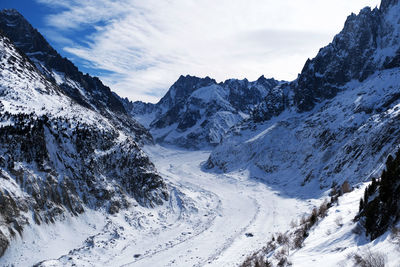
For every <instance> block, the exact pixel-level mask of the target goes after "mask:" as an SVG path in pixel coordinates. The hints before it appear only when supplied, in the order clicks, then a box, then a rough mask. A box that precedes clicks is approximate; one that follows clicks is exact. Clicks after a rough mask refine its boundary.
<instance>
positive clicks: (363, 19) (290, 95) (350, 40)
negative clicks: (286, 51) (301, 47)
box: [254, 1, 400, 121]
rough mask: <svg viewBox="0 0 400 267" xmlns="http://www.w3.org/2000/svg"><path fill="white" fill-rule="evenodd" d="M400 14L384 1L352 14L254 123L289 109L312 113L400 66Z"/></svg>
mask: <svg viewBox="0 0 400 267" xmlns="http://www.w3.org/2000/svg"><path fill="white" fill-rule="evenodd" d="M399 12H400V10H399V5H398V1H382V4H381V7H380V9H377V8H375V9H373V10H371V9H370V8H368V7H366V8H364V9H362V10H361V11H360V13H359V14H358V15H355V14H351V15H350V16H349V17H348V18H347V20H346V23H345V25H344V28H343V30H342V31H341V32H340V33H339V34H338V35H336V36H335V38H334V39H333V41H332V43H330V44H329V45H328V46H326V47H324V48H321V49H320V51H319V53H318V54H317V56H316V57H315V58H313V59H311V60H310V59H309V60H307V62H306V63H305V65H304V68H303V70H302V71H301V73H300V74H299V76H298V78H297V79H296V80H295V81H293V82H290V83H289V84H286V85H282V86H281V87H280V88H277V89H276V90H275V91H274V93H273V94H272V95H269V96H267V98H266V99H265V101H264V103H262V104H261V105H260V107H259V108H258V109H257V110H256V112H255V116H254V120H255V121H264V120H269V119H270V118H271V117H273V116H276V115H277V114H279V113H280V112H282V111H283V110H285V109H287V108H290V107H294V108H295V109H296V110H297V111H300V112H304V111H309V110H312V109H313V108H314V107H315V105H316V104H317V103H320V102H321V101H324V100H326V99H331V98H333V97H334V96H336V94H337V93H338V92H340V91H341V90H343V86H344V85H345V84H346V83H348V82H350V81H351V80H357V81H360V82H362V81H364V80H365V79H366V78H367V77H369V76H371V75H372V74H373V73H374V72H376V71H379V70H383V69H389V68H395V67H399V66H400V64H399V63H400V44H399V40H400V30H399V16H398V14H399Z"/></svg>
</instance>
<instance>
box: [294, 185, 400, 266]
mask: <svg viewBox="0 0 400 267" xmlns="http://www.w3.org/2000/svg"><path fill="white" fill-rule="evenodd" d="M366 185H367V183H365V184H361V185H360V186H359V187H358V188H356V189H355V190H354V191H353V192H351V193H348V194H345V195H344V196H343V197H341V198H340V199H339V205H338V206H334V207H332V208H331V209H329V212H328V216H327V217H326V218H325V219H323V220H322V221H321V222H320V223H319V224H318V225H317V226H316V227H315V228H313V229H312V231H311V232H310V235H309V237H307V239H306V240H305V243H304V247H303V248H302V249H300V250H298V251H296V252H294V253H293V254H292V255H291V257H290V261H291V262H292V263H293V266H300V267H301V266H326V267H329V266H332V267H335V266H349V267H350V266H354V262H353V261H352V259H351V255H352V254H354V253H357V254H361V255H362V254H364V253H365V252H367V251H371V252H372V253H381V254H383V255H385V257H386V264H387V266H396V267H397V266H399V265H398V264H399V258H400V250H399V247H398V245H397V244H394V243H393V242H392V240H391V238H390V234H389V233H387V234H385V235H383V236H382V237H380V238H378V239H376V240H375V241H373V242H369V241H368V240H367V239H366V238H365V236H364V235H363V234H362V235H357V234H356V233H354V229H355V227H356V224H355V223H354V221H353V219H354V217H355V216H356V215H357V213H358V207H359V201H360V198H361V197H362V196H363V194H364V189H365V187H366Z"/></svg>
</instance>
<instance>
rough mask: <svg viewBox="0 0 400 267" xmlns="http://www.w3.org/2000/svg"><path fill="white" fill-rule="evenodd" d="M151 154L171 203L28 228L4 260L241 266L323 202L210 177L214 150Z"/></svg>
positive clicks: (239, 176)
mask: <svg viewBox="0 0 400 267" xmlns="http://www.w3.org/2000/svg"><path fill="white" fill-rule="evenodd" d="M145 151H146V152H147V153H148V154H149V155H150V158H151V160H152V161H153V162H154V163H155V164H156V167H157V169H158V170H159V172H160V174H161V175H162V176H163V177H164V178H165V179H166V181H167V183H168V187H169V190H170V200H169V202H168V203H166V204H164V205H163V206H161V207H156V208H154V209H147V208H143V207H140V206H136V207H132V208H131V209H129V210H127V211H121V212H120V213H118V214H116V215H108V214H106V213H102V212H101V211H97V212H94V211H90V212H89V213H86V215H81V216H79V217H75V218H72V219H71V218H68V219H66V220H64V221H61V222H57V223H56V224H55V225H42V226H34V227H29V228H27V229H26V230H25V231H24V234H23V235H24V238H23V241H22V240H20V239H19V238H18V239H17V240H16V241H15V242H13V243H12V244H11V248H10V249H9V250H8V251H7V254H6V256H5V258H4V259H6V261H5V262H6V263H11V262H13V261H18V262H20V263H21V264H23V265H31V264H34V263H37V262H39V261H42V260H47V261H45V262H44V263H43V266H59V265H67V266H71V265H73V264H76V265H78V266H92V265H93V264H94V263H95V264H97V265H109V264H110V263H111V262H112V265H113V266H204V265H207V266H208V265H209V266H235V265H237V264H239V263H240V262H242V261H243V260H244V258H245V257H246V256H247V255H248V254H249V253H251V252H252V251H254V250H257V249H258V248H259V247H260V246H263V245H264V243H265V240H267V239H268V238H269V237H270V236H271V234H272V233H275V232H276V231H284V230H286V229H288V228H289V224H290V222H291V221H292V220H293V219H296V218H297V217H299V216H301V215H303V214H304V213H308V212H309V211H310V210H311V209H312V208H313V207H314V205H316V204H317V203H319V201H320V200H318V199H307V200H306V199H301V198H290V197H288V196H286V195H285V193H284V190H283V191H281V192H278V191H275V190H273V189H271V188H270V187H269V186H268V185H266V184H265V183H263V182H261V181H260V180H257V179H256V177H250V172H249V171H246V170H241V171H238V172H232V173H230V174H222V173H220V174H215V173H210V172H206V171H205V170H204V168H203V164H204V162H205V161H206V159H207V158H208V156H209V153H210V152H209V151H186V150H180V149H177V148H171V147H168V148H166V147H162V146H159V145H157V146H147V147H146V148H145ZM248 233H251V234H253V236H252V237H249V236H246V234H248ZM70 237H76V238H70ZM50 241H51V242H50ZM23 242H25V243H23ZM47 242H50V243H47ZM22 244H23V245H22ZM50 247H52V248H54V249H48V248H50ZM43 251H44V252H43ZM21 254H22V255H24V257H22V258H21V257H20V255H21ZM32 255H33V256H32Z"/></svg>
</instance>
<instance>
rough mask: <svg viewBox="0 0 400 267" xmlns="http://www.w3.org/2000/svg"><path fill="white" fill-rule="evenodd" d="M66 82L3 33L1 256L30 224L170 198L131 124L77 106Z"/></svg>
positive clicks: (0, 78)
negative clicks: (41, 67) (45, 70)
mask: <svg viewBox="0 0 400 267" xmlns="http://www.w3.org/2000/svg"><path fill="white" fill-rule="evenodd" d="M60 86H62V85H60ZM60 86H59V85H57V84H56V83H55V82H54V81H53V80H50V79H49V78H48V76H45V75H44V74H43V70H39V69H38V68H37V65H35V64H33V63H32V61H31V60H30V59H29V58H28V57H27V56H25V55H24V54H22V53H21V52H20V50H19V49H17V48H16V47H15V46H14V44H13V43H12V42H11V41H10V40H9V39H8V38H7V37H5V36H4V35H3V34H2V33H0V255H2V254H3V253H4V251H5V250H6V248H7V246H8V244H9V242H10V240H12V237H13V236H14V235H15V234H16V233H19V234H21V232H22V231H23V228H24V226H25V225H27V224H30V223H37V224H41V223H50V222H54V221H55V220H58V219H63V218H64V216H65V214H66V213H70V214H72V215H78V214H81V213H82V212H84V211H85V209H103V210H105V211H107V212H109V213H116V212H118V211H119V210H120V209H125V208H127V207H129V206H131V205H138V204H139V205H142V206H147V207H154V206H156V205H159V204H162V203H163V202H164V201H165V200H166V199H167V198H168V191H167V188H166V185H165V183H164V181H163V180H162V178H161V177H160V176H159V174H158V173H157V171H156V170H155V167H154V165H153V164H152V163H151V162H150V160H149V158H148V157H147V155H146V154H145V153H144V152H143V151H142V150H141V148H140V147H139V146H138V144H137V142H136V141H135V138H137V137H138V136H137V133H138V132H135V133H131V132H130V131H129V129H130V127H131V126H132V124H129V125H128V126H129V127H128V126H124V125H122V120H120V121H119V123H116V122H115V121H114V120H111V119H109V118H108V117H107V116H103V115H102V113H100V112H99V111H98V109H96V108H90V109H89V108H87V107H86V106H87V105H80V104H78V103H77V102H76V101H75V100H73V99H72V98H70V97H69V96H68V95H67V94H66V92H65V90H64V89H63V88H61V87H60ZM91 104H93V103H91ZM106 108H107V106H106V105H104V111H105V112H109V114H117V113H116V111H109V110H108V109H107V110H106ZM124 116H126V115H124ZM126 117H127V116H126ZM127 123H129V120H128V121H127ZM142 128H143V127H142Z"/></svg>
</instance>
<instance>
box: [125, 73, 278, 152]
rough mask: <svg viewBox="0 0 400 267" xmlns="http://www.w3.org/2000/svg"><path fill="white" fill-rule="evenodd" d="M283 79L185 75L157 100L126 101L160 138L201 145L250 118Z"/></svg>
mask: <svg viewBox="0 0 400 267" xmlns="http://www.w3.org/2000/svg"><path fill="white" fill-rule="evenodd" d="M280 83H281V82H278V81H276V80H274V79H266V78H265V77H264V76H261V77H260V78H259V79H258V80H257V81H254V82H249V81H248V80H247V79H244V80H235V79H231V80H227V81H225V82H221V83H217V82H216V81H215V80H214V79H211V78H209V77H206V78H198V77H193V76H189V75H187V76H181V77H180V78H179V79H178V80H177V81H176V82H175V83H174V84H173V85H172V86H171V88H170V89H169V90H168V92H167V93H166V95H165V96H164V97H163V98H162V99H161V100H160V101H159V102H158V103H157V104H154V105H153V104H149V103H143V102H140V101H139V102H133V103H132V102H129V101H125V106H126V108H127V109H128V110H131V114H132V115H133V116H134V117H135V118H136V119H137V120H138V121H139V122H141V123H142V124H143V125H146V126H148V127H149V128H150V132H151V133H152V135H153V136H154V138H155V139H156V141H157V142H160V143H167V144H174V145H178V146H182V147H190V148H199V147H207V146H210V145H216V144H219V143H220V142H221V140H222V138H223V136H224V135H225V133H226V132H227V131H228V130H229V128H231V127H232V126H233V125H235V124H237V123H239V122H241V121H242V120H244V119H247V118H248V117H249V115H250V113H251V112H252V109H253V107H254V106H255V105H256V104H258V103H260V102H261V101H262V100H263V99H264V98H265V97H266V96H267V95H268V94H269V93H270V91H271V90H272V89H273V88H274V87H276V86H277V85H278V84H280Z"/></svg>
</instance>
